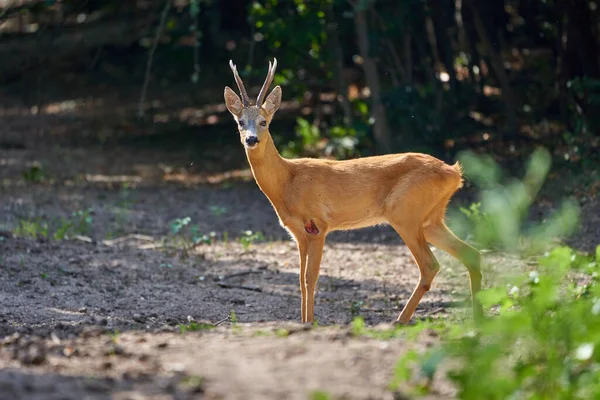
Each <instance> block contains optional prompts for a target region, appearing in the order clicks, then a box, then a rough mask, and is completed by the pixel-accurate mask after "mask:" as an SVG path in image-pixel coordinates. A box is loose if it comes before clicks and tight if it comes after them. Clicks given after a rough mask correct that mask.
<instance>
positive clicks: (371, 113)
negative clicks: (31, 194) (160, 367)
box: [0, 0, 600, 244]
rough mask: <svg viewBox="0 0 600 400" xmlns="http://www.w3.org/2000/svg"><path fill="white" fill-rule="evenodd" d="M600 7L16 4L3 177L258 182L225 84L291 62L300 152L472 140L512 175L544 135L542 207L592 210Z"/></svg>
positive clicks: (443, 1) (598, 149)
mask: <svg viewBox="0 0 600 400" xmlns="http://www.w3.org/2000/svg"><path fill="white" fill-rule="evenodd" d="M599 17H600V11H599V10H598V4H597V3H596V2H595V1H589V0H545V1H523V0H495V1H490V2H477V1H474V0H403V1H384V0H294V1H277V0H265V1H244V0H222V1H213V0H193V1H190V0H172V1H164V0H163V1H151V0H129V1H122V0H118V1H117V0H114V1H113V0H104V1H100V0H87V1H85V0H78V1H74V0H63V1H57V0H19V1H15V0H1V1H0V59H1V60H2V62H1V63H0V121H1V124H0V150H1V151H2V152H3V154H5V157H2V158H1V159H2V161H1V164H2V168H1V169H2V172H1V177H2V180H3V185H2V187H3V188H4V189H5V190H9V189H12V190H14V189H15V188H16V187H17V186H19V185H22V184H23V183H25V184H28V183H46V184H57V183H58V184H60V185H62V184H67V186H68V185H71V186H73V185H75V186H77V185H79V186H82V187H85V186H86V185H88V186H89V185H91V186H94V187H109V188H117V189H123V185H126V186H127V185H128V186H127V187H133V186H144V185H156V184H163V183H177V184H183V185H186V186H190V185H192V186H194V185H198V184H218V185H224V186H223V187H228V186H227V185H230V184H231V183H232V182H233V181H240V180H241V181H246V182H249V184H250V185H251V188H252V190H255V189H256V188H255V185H254V183H253V182H252V176H251V174H250V171H249V168H248V164H247V161H246V159H245V155H244V152H243V149H242V146H241V145H240V143H239V138H238V135H237V132H236V129H235V126H234V123H233V120H232V118H231V116H230V115H229V113H228V112H227V110H226V108H225V106H224V104H223V89H224V87H225V86H226V85H228V86H231V87H234V88H235V89H236V90H237V88H236V86H235V82H234V80H233V76H232V73H231V70H230V68H229V66H228V63H229V60H233V62H234V63H235V64H237V66H238V70H239V71H240V75H241V76H242V78H243V79H244V81H245V83H246V86H247V88H248V90H249V92H250V95H251V96H252V97H254V96H256V95H257V93H258V91H259V89H260V87H261V86H262V84H263V81H264V79H265V76H266V72H267V66H268V62H269V61H272V60H273V58H277V60H278V70H277V74H276V76H275V82H274V84H277V85H281V86H282V88H283V97H284V103H283V105H282V107H281V109H280V111H279V112H278V114H277V116H276V117H275V120H274V122H273V124H272V126H271V131H272V134H273V136H274V139H275V142H276V144H277V146H278V148H279V150H280V152H281V153H282V154H283V155H284V156H285V157H299V156H312V157H329V158H337V159H344V158H352V157H359V156H368V155H373V154H382V153H390V152H402V151H421V152H426V153H429V154H432V155H435V156H437V157H439V158H442V159H444V160H446V161H448V162H454V161H455V160H456V159H460V154H461V152H463V151H469V152H472V153H479V154H483V155H486V157H488V158H489V159H490V162H495V163H497V164H498V165H499V166H500V167H501V168H502V169H503V171H508V174H507V175H508V176H510V175H522V174H523V172H524V171H525V164H526V160H527V159H529V157H530V156H531V154H532V153H533V151H534V150H535V149H536V148H538V147H544V148H545V149H547V150H548V152H549V155H550V159H549V162H551V165H552V168H551V170H550V173H549V174H548V179H547V181H546V183H545V184H544V186H543V188H542V190H541V193H540V196H539V197H538V199H537V200H536V204H538V205H541V206H542V207H546V208H550V209H552V208H555V207H556V205H557V201H558V200H559V199H562V198H564V197H574V198H575V199H576V200H577V201H579V203H580V204H584V205H585V204H586V203H590V200H591V199H595V198H596V193H597V191H598V190H599V189H600V179H599V177H598V170H599V167H598V166H599V165H600V163H599V160H600V131H599V127H600V51H599V50H600V41H599V40H600V36H599V29H600V18H599ZM488 164H489V163H488ZM467 173H468V174H467V175H468V178H469V176H470V175H471V176H472V174H470V173H469V171H468V170H467ZM484 180H485V179H484ZM42 186H43V185H42ZM46 186H47V185H46ZM469 187H471V179H467V190H466V191H463V192H461V194H459V197H458V198H459V199H461V198H466V201H472V198H473V196H471V197H469V196H470V195H469V193H474V192H469ZM38 190H40V191H42V190H43V189H42V188H41V187H39V185H38ZM253 193H254V192H253ZM461 196H462V197H461ZM51 197H52V198H54V199H56V196H55V195H52V196H51ZM258 198H260V199H262V197H261V196H260V194H259V195H258V197H257V199H258ZM263 200H264V199H263ZM257 201H258V203H257V207H259V208H261V207H263V206H264V204H263V203H261V202H260V200H257ZM596 203H597V202H595V203H594V204H595V205H593V206H590V207H592V210H597V209H598V208H599V207H598V205H597V204H596ZM267 209H268V207H267ZM268 210H270V209H268ZM268 210H266V211H268ZM266 211H265V212H266ZM590 213H591V214H593V215H594V214H596V213H595V212H590ZM171 217H172V218H175V217H176V215H171ZM6 218H7V221H9V222H8V223H9V225H10V224H11V222H10V221H11V220H12V217H6ZM537 218H541V214H540V215H538V216H537ZM586 221H588V220H584V223H585V222H586ZM273 222H276V221H273ZM588 222H589V221H588ZM257 223H258V224H259V225H261V224H264V222H263V223H261V222H260V221H258V222H257ZM591 223H592V222H590V224H591ZM274 225H276V224H274ZM207 229H210V228H207ZM241 229H245V228H241ZM274 229H275V230H276V231H277V232H279V233H282V231H280V230H279V229H278V228H277V227H275V228H274ZM590 229H591V228H590ZM596 236H600V232H596V233H595V234H594V239H591V243H592V244H595V242H596V239H595V237H596Z"/></svg>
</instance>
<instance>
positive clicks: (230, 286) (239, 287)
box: [217, 282, 262, 292]
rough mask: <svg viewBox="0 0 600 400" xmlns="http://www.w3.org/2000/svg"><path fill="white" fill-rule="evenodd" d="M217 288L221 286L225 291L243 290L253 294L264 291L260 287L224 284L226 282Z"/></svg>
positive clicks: (219, 284)
mask: <svg viewBox="0 0 600 400" xmlns="http://www.w3.org/2000/svg"><path fill="white" fill-rule="evenodd" d="M217 286H219V287H221V288H223V289H242V290H249V291H251V292H262V289H261V288H259V287H258V286H245V285H231V284H229V283H224V282H219V283H217Z"/></svg>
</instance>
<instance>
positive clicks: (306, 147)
mask: <svg viewBox="0 0 600 400" xmlns="http://www.w3.org/2000/svg"><path fill="white" fill-rule="evenodd" d="M296 123H297V125H296V138H297V139H298V140H292V141H290V142H289V143H288V144H287V146H286V147H285V148H283V150H282V154H283V156H284V157H289V158H292V157H297V156H300V155H305V154H306V155H310V156H318V155H320V154H324V155H326V156H333V157H334V158H336V159H346V158H349V157H352V156H356V155H358V148H357V145H358V143H359V137H360V135H359V131H357V130H356V129H355V128H346V127H344V126H332V127H331V128H330V129H329V131H328V135H326V136H323V135H322V134H321V130H320V129H319V128H318V127H317V126H315V125H313V124H311V123H310V122H309V121H308V120H307V119H305V118H302V117H298V118H296ZM363 136H364V135H363Z"/></svg>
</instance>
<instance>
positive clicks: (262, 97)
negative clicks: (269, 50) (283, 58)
mask: <svg viewBox="0 0 600 400" xmlns="http://www.w3.org/2000/svg"><path fill="white" fill-rule="evenodd" d="M276 68H277V59H276V58H275V59H273V66H272V67H271V61H269V72H267V79H265V83H264V84H263V87H262V89H260V92H259V93H258V97H257V98H256V105H257V106H259V107H260V106H261V105H262V103H263V101H264V100H265V96H266V94H267V90H269V86H271V83H273V78H274V77H275V69H276Z"/></svg>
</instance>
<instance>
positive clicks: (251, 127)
mask: <svg viewBox="0 0 600 400" xmlns="http://www.w3.org/2000/svg"><path fill="white" fill-rule="evenodd" d="M229 67H230V68H231V71H233V76H234V78H235V82H236V83H237V86H238V88H239V90H240V95H241V96H242V98H241V99H240V97H239V96H238V95H237V94H235V92H234V91H233V90H232V89H231V88H230V87H229V86H225V105H226V106H227V109H228V110H229V112H230V113H231V115H233V118H234V119H235V121H236V122H237V125H238V131H239V132H240V140H241V141H242V144H243V145H244V146H245V147H246V148H247V149H249V150H251V149H255V148H257V147H258V146H259V145H260V142H261V141H262V140H263V138H265V137H266V136H268V135H269V124H270V123H271V119H272V118H273V115H275V112H276V111H277V110H278V109H279V106H280V105H281V87H279V86H276V87H275V88H274V89H273V91H272V92H271V93H270V94H269V95H268V96H267V98H266V100H265V95H266V93H267V90H269V86H271V83H272V82H273V76H274V75H275V68H277V59H275V60H274V61H273V65H272V66H271V62H270V61H269V71H268V73H267V78H266V79H265V83H264V84H263V86H262V89H260V92H259V93H258V97H257V98H256V104H250V98H248V93H247V92H246V88H245V87H244V82H242V79H241V78H240V75H239V74H238V72H237V68H236V66H235V65H234V64H233V62H232V61H231V60H230V61H229Z"/></svg>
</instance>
